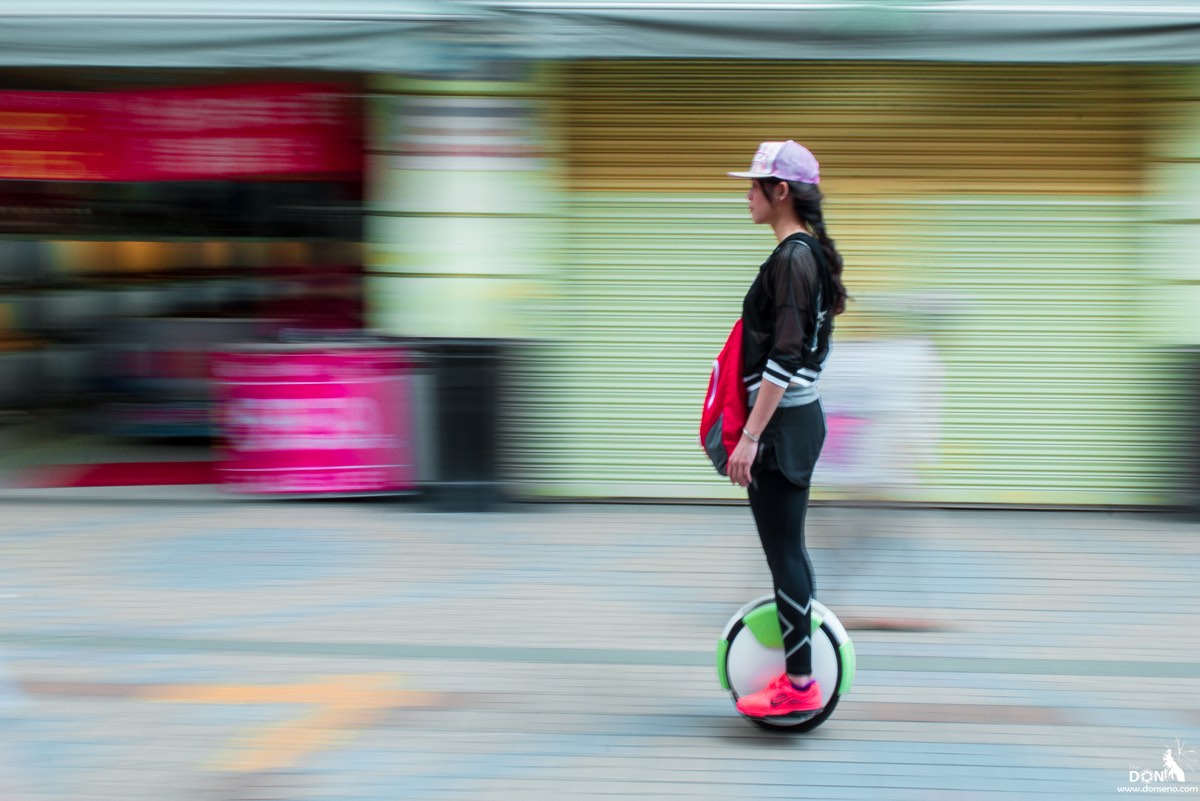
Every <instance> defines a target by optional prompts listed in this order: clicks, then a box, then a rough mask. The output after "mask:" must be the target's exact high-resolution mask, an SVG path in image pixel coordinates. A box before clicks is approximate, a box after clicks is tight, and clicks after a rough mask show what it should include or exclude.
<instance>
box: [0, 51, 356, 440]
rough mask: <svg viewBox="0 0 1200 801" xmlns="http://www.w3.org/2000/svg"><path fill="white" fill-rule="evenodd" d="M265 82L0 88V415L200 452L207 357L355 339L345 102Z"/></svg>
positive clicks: (335, 83)
mask: <svg viewBox="0 0 1200 801" xmlns="http://www.w3.org/2000/svg"><path fill="white" fill-rule="evenodd" d="M265 78H266V76H256V75H246V74H232V75H231V74H222V75H221V76H219V77H216V78H214V76H211V75H204V76H197V75H193V74H189V73H175V74H170V75H165V74H162V73H157V74H156V73H142V74H138V75H126V76H124V80H123V81H121V82H120V83H117V82H116V81H110V82H108V85H107V86H97V85H96V83H97V81H96V79H95V78H94V77H92V76H90V75H76V74H72V73H70V72H65V73H63V72H59V73H55V74H53V75H51V76H47V75H44V74H41V73H38V72H33V73H29V72H10V73H4V74H0V81H3V83H4V87H5V88H4V89H0V119H2V121H3V126H0V233H2V235H3V239H0V258H2V259H3V262H4V271H3V276H2V280H3V282H4V289H3V292H4V294H3V302H2V303H0V309H2V310H3V314H4V319H3V328H4V333H3V336H4V339H5V341H6V347H5V348H4V353H3V355H2V358H0V366H2V367H3V370H4V373H5V374H4V375H2V376H0V386H2V387H3V388H4V398H3V401H4V402H5V403H6V404H8V405H10V406H16V407H24V408H46V407H54V406H56V405H60V406H69V407H72V408H74V409H76V410H79V409H83V410H86V412H87V415H86V419H87V421H88V427H89V428H90V429H91V430H93V431H101V432H105V433H112V434H122V435H130V436H141V437H150V436H161V437H171V438H179V437H207V436H209V435H210V434H211V433H212V432H211V420H212V414H211V397H210V395H211V393H210V384H211V382H210V377H209V366H208V359H207V356H208V353H209V352H210V351H211V350H212V349H213V348H215V347H217V346H219V345H220V344H221V343H225V342H230V341H242V340H247V339H254V338H259V337H267V336H271V335H273V334H275V333H277V332H279V331H280V330H283V329H287V328H300V329H313V328H321V329H348V330H354V329H359V328H361V327H362V302H361V289H360V284H361V255H360V253H361V242H362V223H361V206H362V202H361V198H362V144H361V138H362V137H361V127H362V126H361V119H362V113H361V110H360V105H361V101H360V94H361V92H360V90H359V89H358V87H357V84H356V83H355V82H354V81H353V80H352V79H347V78H343V79H341V80H331V79H330V77H329V76H324V75H323V76H321V80H319V81H318V80H307V81H301V80H298V79H297V77H296V76H289V79H288V80H280V79H270V80H267V79H265ZM164 83H168V84H169V86H168V88H163V86H162V84H164ZM50 86H52V87H53V88H48V87H50Z"/></svg>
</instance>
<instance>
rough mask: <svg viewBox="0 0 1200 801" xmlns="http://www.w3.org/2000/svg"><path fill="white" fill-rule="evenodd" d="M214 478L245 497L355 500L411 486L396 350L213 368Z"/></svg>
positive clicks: (248, 357)
mask: <svg viewBox="0 0 1200 801" xmlns="http://www.w3.org/2000/svg"><path fill="white" fill-rule="evenodd" d="M213 371H214V378H215V381H216V392H217V415H218V421H219V422H218V430H219V432H220V435H221V440H222V445H221V449H220V455H219V460H218V475H219V478H220V481H221V483H222V484H223V485H225V486H226V487H227V488H228V489H230V490H233V491H235V492H247V493H269V494H279V493H313V494H326V493H358V492H392V491H399V490H409V489H412V488H414V487H415V486H416V481H417V475H416V466H415V448H414V447H413V442H412V423H411V420H412V393H411V389H410V382H411V377H410V374H409V371H408V363H407V360H406V358H405V356H404V354H403V352H401V351H398V350H392V349H382V348H380V349H371V348H354V349H351V348H347V349H336V348H335V349H328V350H320V351H287V350H271V351H244V352H236V353H222V354H218V355H217V357H216V358H215V360H214V363H213Z"/></svg>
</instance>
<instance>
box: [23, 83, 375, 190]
mask: <svg viewBox="0 0 1200 801" xmlns="http://www.w3.org/2000/svg"><path fill="white" fill-rule="evenodd" d="M361 169H362V142H361V126H360V122H359V115H358V112H357V109H356V108H355V103H354V102H353V98H352V96H351V95H350V94H349V93H348V92H347V90H346V87H343V86H341V85H336V84H321V83H263V84H244V85H239V86H218V87H191V88H182V89H155V90H145V91H135V92H108V93H85V92H18V91H14V92H0V177H2V178H20V179H32V180H83V181H179V180H197V179H206V178H209V179H213V178H222V179H239V178H240V179H247V178H284V177H287V178H302V177H317V176H331V175H340V176H347V177H350V176H354V175H357V174H359V173H360V172H361Z"/></svg>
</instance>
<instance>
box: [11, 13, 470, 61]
mask: <svg viewBox="0 0 1200 801" xmlns="http://www.w3.org/2000/svg"><path fill="white" fill-rule="evenodd" d="M488 13H489V12H488V10H487V9H486V8H484V7H482V6H475V5H467V4H464V3H459V2H455V0H335V1H334V2H318V1H317V0H171V2H161V0H154V2H148V1H147V0H66V1H65V2H58V1H57V0H54V1H52V2H46V0H4V2H3V3H2V4H0V66H4V67H152V68H241V67H253V68H299V69H320V70H340V71H351V72H357V71H362V72H373V71H384V72H432V71H438V70H443V69H448V68H452V67H461V65H462V61H463V60H464V56H465V55H467V53H465V52H464V47H463V46H462V45H461V44H460V43H456V42H455V41H453V38H452V35H451V34H452V32H453V31H455V30H458V29H460V28H461V27H462V26H463V25H465V24H466V23H468V22H476V23H478V22H481V21H482V19H483V18H484V17H485V16H486V15H487V14H488Z"/></svg>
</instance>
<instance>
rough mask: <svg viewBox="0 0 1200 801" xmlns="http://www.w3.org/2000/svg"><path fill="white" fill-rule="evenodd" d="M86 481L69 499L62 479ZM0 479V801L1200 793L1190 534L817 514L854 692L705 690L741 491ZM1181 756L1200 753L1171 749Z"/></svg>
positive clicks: (1011, 798)
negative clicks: (1178, 776) (1140, 787)
mask: <svg viewBox="0 0 1200 801" xmlns="http://www.w3.org/2000/svg"><path fill="white" fill-rule="evenodd" d="M85 497H86V496H85ZM112 497H113V498H117V499H118V500H109V501H102V500H98V501H95V502H93V501H88V500H81V499H79V496H76V497H75V498H74V499H71V498H69V497H66V496H63V497H62V498H61V499H60V500H57V501H54V502H50V501H46V500H29V501H21V500H15V499H9V500H6V501H4V503H3V506H2V507H0V548H2V550H0V555H2V556H3V559H2V560H0V799H3V801H51V800H53V801H60V800H61V801H66V800H67V799H71V800H74V799H84V800H86V801H141V800H142V799H145V801H175V800H176V799H179V800H180V801H250V799H255V800H256V801H284V799H287V800H288V801H291V799H296V800H297V801H300V800H301V799H303V800H305V801H308V800H316V799H319V800H321V801H333V800H334V799H337V800H338V801H396V800H397V799H421V800H423V801H424V800H425V799H429V800H430V801H433V800H435V799H472V800H473V801H477V800H478V799H484V800H491V799H496V800H498V801H499V800H503V799H522V801H525V800H528V799H554V800H555V801H559V800H560V799H565V798H570V799H602V798H613V797H628V798H637V799H657V798H663V799H668V798H677V797H678V798H693V799H695V798H699V799H709V798H711V799H721V801H727V800H728V799H751V798H753V799H760V798H761V799H770V798H779V799H797V798H814V799H864V800H866V799H870V800H871V801H876V800H877V799H896V800H897V801H903V800H904V799H1007V800H1008V801H1017V800H1018V799H1021V800H1022V801H1023V800H1024V799H1050V798H1054V799H1058V798H1085V799H1096V798H1109V797H1115V796H1117V795H1119V794H1120V793H1119V792H1118V790H1119V788H1120V787H1122V786H1125V785H1130V784H1131V777H1130V771H1131V770H1133V771H1135V773H1136V772H1137V771H1141V770H1147V771H1160V772H1161V771H1162V770H1163V764H1162V758H1163V755H1164V751H1165V750H1166V749H1172V753H1173V754H1176V755H1178V759H1179V762H1180V765H1181V767H1182V769H1183V770H1184V771H1185V773H1186V774H1187V778H1188V780H1189V785H1182V784H1179V783H1177V782H1161V783H1160V782H1148V783H1147V782H1140V781H1139V782H1137V783H1135V786H1136V785H1137V784H1153V785H1158V784H1176V785H1179V787H1184V786H1190V783H1191V782H1192V780H1193V779H1194V784H1196V785H1200V712H1198V710H1200V637H1198V636H1197V632H1198V631H1200V625H1198V624H1200V596H1198V594H1197V593H1196V590H1195V588H1196V576H1197V575H1200V525H1197V524H1194V523H1188V522H1185V521H1180V520H1176V519H1171V518H1168V517H1166V516H1159V515H1119V514H1083V513H1018V512H1007V513H999V512H965V511H963V512H937V511H928V510H900V511H896V510H889V511H886V512H884V511H875V512H866V511H851V510H845V509H832V508H816V509H814V510H813V512H812V514H811V518H810V546H811V555H812V558H813V561H814V563H815V566H816V569H817V573H818V588H819V593H818V595H819V597H820V598H821V599H822V600H823V601H824V602H825V603H826V604H827V605H829V606H831V607H833V608H834V609H835V610H836V611H837V612H838V613H839V615H840V616H841V617H842V619H843V622H845V623H846V624H847V627H848V628H849V629H850V630H851V634H852V636H853V637H854V639H855V643H856V646H857V650H858V655H859V673H858V677H857V682H856V686H855V688H854V691H853V692H852V694H850V695H849V696H848V697H846V698H845V699H843V701H842V704H841V706H839V708H838V710H837V711H836V713H835V714H834V716H833V718H832V719H831V720H830V721H829V722H827V723H826V724H825V725H824V726H823V727H821V728H820V729H818V730H816V731H815V732H813V733H810V734H807V735H800V736H791V735H778V734H774V735H773V734H769V733H764V732H760V731H759V730H757V729H755V728H753V727H751V726H749V725H747V724H746V723H745V722H744V721H742V720H741V719H739V718H738V717H737V716H736V714H735V713H734V711H733V708H732V704H731V703H730V701H729V699H728V697H727V696H725V695H724V694H723V692H722V691H721V690H720V688H719V686H718V685H717V681H716V676H715V670H714V667H713V663H714V656H713V647H714V645H715V640H716V637H717V635H718V633H719V632H720V629H721V627H722V626H723V624H724V622H725V620H726V619H727V617H728V616H729V615H730V614H731V613H732V612H733V611H734V610H735V609H737V608H738V606H740V605H741V603H742V602H744V601H745V600H748V599H749V598H752V597H755V596H757V595H759V594H762V593H763V592H764V591H765V590H766V589H767V588H768V586H767V585H768V580H767V574H766V567H765V564H764V563H763V561H762V557H761V555H760V553H759V551H758V547H757V542H756V539H755V535H754V532H753V529H752V526H751V523H750V516H749V512H748V510H746V509H742V508H731V507H686V506H682V507H670V506H662V507H656V506H552V505H548V506H517V507H513V508H511V509H506V510H504V511H500V512H496V513H492V514H480V515H452V514H434V513H431V512H429V511H426V510H425V509H424V508H422V507H421V506H419V505H416V504H412V503H409V504H396V503H385V502H374V503H329V502H324V503H315V502H308V503H283V502H273V503H265V502H264V503H257V502H248V501H227V502H211V503H200V502H195V503H188V502H172V503H141V504H134V503H129V502H125V501H122V500H119V498H120V497H121V496H120V495H114V496H112ZM1189 760H1190V761H1189Z"/></svg>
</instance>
